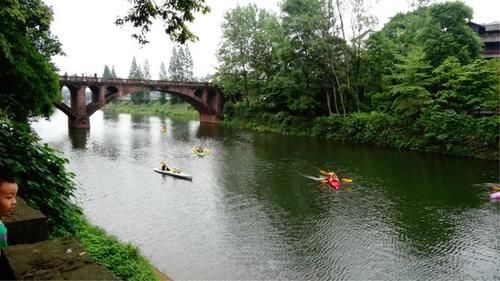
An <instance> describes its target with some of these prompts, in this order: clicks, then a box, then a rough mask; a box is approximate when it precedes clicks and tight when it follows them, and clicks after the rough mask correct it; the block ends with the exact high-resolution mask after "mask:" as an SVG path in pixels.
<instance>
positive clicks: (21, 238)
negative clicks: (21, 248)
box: [0, 197, 49, 245]
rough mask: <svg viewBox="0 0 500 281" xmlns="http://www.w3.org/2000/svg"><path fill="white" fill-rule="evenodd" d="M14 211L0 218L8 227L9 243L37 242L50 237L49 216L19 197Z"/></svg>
mask: <svg viewBox="0 0 500 281" xmlns="http://www.w3.org/2000/svg"><path fill="white" fill-rule="evenodd" d="M16 200H17V205H16V208H15V209H14V211H13V212H12V213H11V214H9V215H6V216H0V220H1V221H2V222H3V223H4V224H5V226H6V227H7V233H8V241H7V242H8V243H9V245H17V244H26V243H35V242H39V241H44V240H47V239H49V228H48V224H47V217H46V216H45V215H44V214H42V213H41V212H40V211H38V210H35V209H33V208H31V207H30V206H28V204H26V201H24V200H23V199H22V198H20V197H17V198H16Z"/></svg>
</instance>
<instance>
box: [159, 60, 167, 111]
mask: <svg viewBox="0 0 500 281" xmlns="http://www.w3.org/2000/svg"><path fill="white" fill-rule="evenodd" d="M158 77H159V78H160V80H167V79H168V75H167V69H166V68H165V64H164V63H163V62H162V63H161V64H160V73H159V74H158ZM166 101H167V99H166V94H165V92H161V93H160V103H161V104H164V103H165V102H166Z"/></svg>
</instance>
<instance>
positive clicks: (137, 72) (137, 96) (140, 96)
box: [128, 57, 144, 104]
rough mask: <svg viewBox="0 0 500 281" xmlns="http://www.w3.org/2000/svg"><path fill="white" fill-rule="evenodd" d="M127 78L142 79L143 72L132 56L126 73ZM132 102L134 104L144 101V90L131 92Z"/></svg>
mask: <svg viewBox="0 0 500 281" xmlns="http://www.w3.org/2000/svg"><path fill="white" fill-rule="evenodd" d="M128 78H129V79H144V74H143V72H142V70H141V67H140V66H139V65H138V64H137V61H136V60H135V57H133V58H132V64H131V65H130V72H129V74H128ZM131 99H132V102H133V103H134V104H139V103H144V92H142V91H141V92H137V93H133V94H132V97H131Z"/></svg>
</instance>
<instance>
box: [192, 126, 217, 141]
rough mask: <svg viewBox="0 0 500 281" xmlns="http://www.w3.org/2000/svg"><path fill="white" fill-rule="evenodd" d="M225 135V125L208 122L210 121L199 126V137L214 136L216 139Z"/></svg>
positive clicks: (197, 134)
mask: <svg viewBox="0 0 500 281" xmlns="http://www.w3.org/2000/svg"><path fill="white" fill-rule="evenodd" d="M223 135H224V127H222V126H220V125H218V124H208V123H200V126H199V128H198V132H197V133H196V136H197V137H198V138H204V137H208V138H213V139H216V140H219V139H222V137H223Z"/></svg>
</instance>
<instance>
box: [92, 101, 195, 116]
mask: <svg viewBox="0 0 500 281" xmlns="http://www.w3.org/2000/svg"><path fill="white" fill-rule="evenodd" d="M102 110H103V111H104V112H115V113H130V114H143V115H166V116H169V117H173V118H176V119H198V118H199V113H198V111H196V109H194V108H193V107H192V106H191V105H190V104H188V103H177V104H170V103H164V104H161V103H160V102H159V101H153V102H149V103H144V104H134V103H132V102H131V101H113V102H111V103H109V104H106V106H105V107H104V108H103V109H102Z"/></svg>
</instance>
